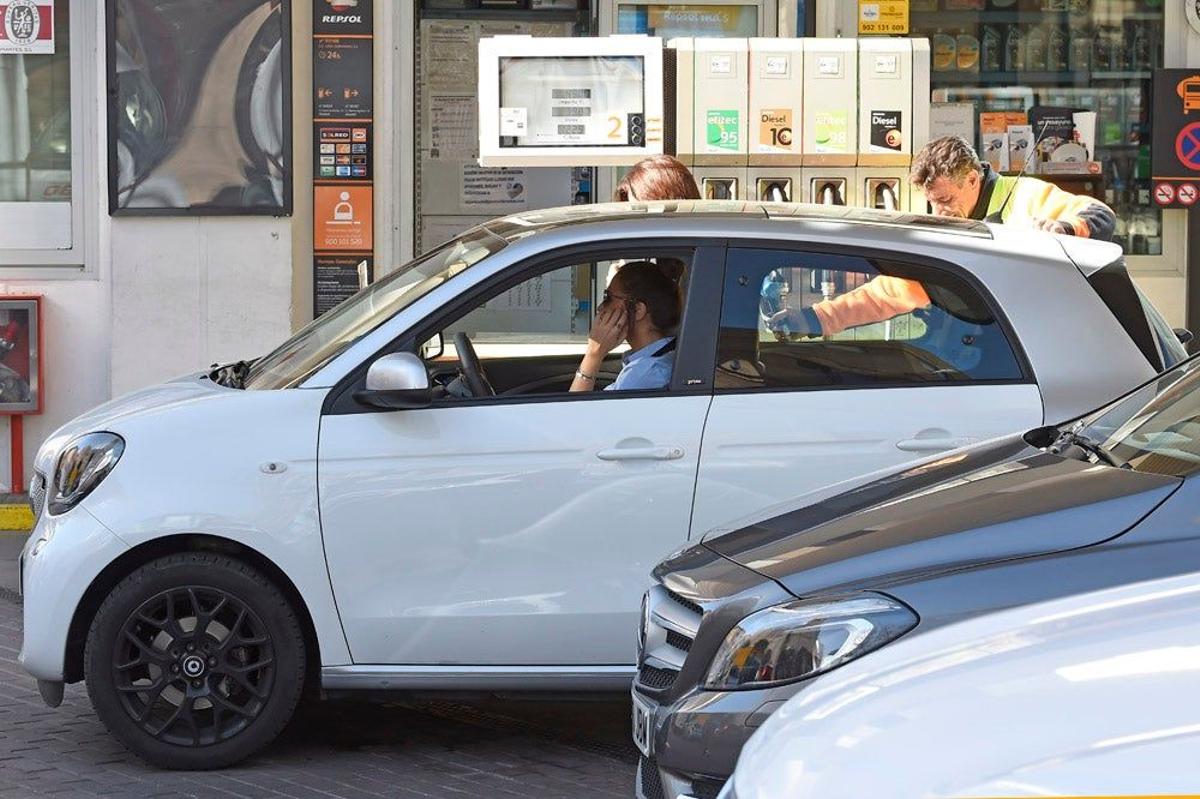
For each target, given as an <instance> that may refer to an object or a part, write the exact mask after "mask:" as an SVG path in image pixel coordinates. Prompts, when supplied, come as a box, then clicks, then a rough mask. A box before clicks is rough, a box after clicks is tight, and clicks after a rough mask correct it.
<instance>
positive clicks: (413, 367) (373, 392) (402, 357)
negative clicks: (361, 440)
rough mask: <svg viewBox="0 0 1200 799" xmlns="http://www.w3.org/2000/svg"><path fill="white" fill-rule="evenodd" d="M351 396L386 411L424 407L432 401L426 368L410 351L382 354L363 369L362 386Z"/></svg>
mask: <svg viewBox="0 0 1200 799" xmlns="http://www.w3.org/2000/svg"><path fill="white" fill-rule="evenodd" d="M354 399H355V400H357V401H358V402H360V403H362V404H363V405H370V406H371V407H373V408H382V409H384V410H389V411H394V410H410V409H414V408H428V407H429V406H430V405H431V404H433V389H432V388H431V387H430V385H429V372H427V371H426V370H425V363H424V361H422V360H421V359H420V358H418V357H417V356H416V355H414V354H412V353H411V352H393V353H391V354H389V355H384V356H383V357H382V358H380V359H379V360H377V361H375V362H374V363H373V364H371V366H370V367H369V368H368V369H367V385H366V388H364V389H362V390H361V391H356V392H354Z"/></svg>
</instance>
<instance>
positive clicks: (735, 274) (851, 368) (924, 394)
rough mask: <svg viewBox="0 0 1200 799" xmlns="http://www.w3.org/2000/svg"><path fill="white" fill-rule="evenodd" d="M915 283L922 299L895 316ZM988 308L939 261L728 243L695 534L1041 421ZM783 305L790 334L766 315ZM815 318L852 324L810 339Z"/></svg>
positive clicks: (1014, 351)
mask: <svg viewBox="0 0 1200 799" xmlns="http://www.w3.org/2000/svg"><path fill="white" fill-rule="evenodd" d="M881 276H882V277H886V278H887V279H882V280H881ZM895 278H904V279H911V280H914V281H916V284H917V286H916V288H917V290H914V291H909V290H910V289H913V288H914V286H913V285H912V284H908V283H905V284H896V283H894V282H889V281H891V280H893V279H895ZM876 280H881V282H878V283H875V284H874V285H871V283H872V281H876ZM884 289H886V290H884ZM922 293H923V294H924V296H925V297H926V298H927V300H928V301H927V302H926V303H924V304H919V305H917V307H912V308H911V310H906V311H904V312H902V313H895V312H896V311H897V310H900V309H904V308H905V307H906V305H905V297H908V296H917V297H920V296H921V294H922ZM914 303H915V301H910V302H908V305H913V304H914ZM993 305H994V304H993V303H992V302H991V301H990V300H989V299H988V298H987V297H986V296H985V295H984V293H983V290H982V289H981V288H980V287H979V286H978V285H977V284H976V282H975V281H974V280H973V279H971V278H970V277H969V276H967V275H966V274H965V273H964V272H962V271H961V270H958V269H956V268H955V267H953V266H951V265H949V264H944V263H939V264H932V263H918V262H915V261H911V262H910V261H903V260H900V259H898V258H896V257H894V256H892V255H885V256H881V255H879V254H877V253H875V254H872V253H862V254H855V253H854V252H853V251H850V250H847V249H839V250H838V251H837V252H836V253H833V252H827V251H822V250H821V249H818V248H816V247H813V248H808V249H806V248H803V247H797V248H794V249H781V248H765V247H763V248H756V247H733V248H731V249H730V250H729V254H728V260H727V264H726V271H725V286H724V295H723V300H722V308H721V329H720V333H719V337H718V348H717V364H716V366H717V368H716V376H715V378H714V391H715V397H714V400H713V404H712V409H711V411H710V412H709V416H708V422H707V425H706V427H705V432H704V446H703V453H702V456H701V462H700V472H699V477H698V481H697V486H696V504H695V516H694V522H693V535H700V534H703V533H704V532H705V531H707V530H708V529H709V528H712V527H714V526H720V525H723V524H726V523H728V522H730V521H732V520H735V519H737V518H740V517H744V516H746V515H748V514H752V513H754V512H756V511H758V510H760V509H762V508H764V507H767V506H769V505H772V504H774V503H777V502H782V501H785V500H789V499H793V498H795V497H798V496H800V495H801V494H804V493H806V492H808V491H810V490H813V489H816V488H820V487H822V486H826V485H830V484H832V483H835V482H839V481H842V480H847V479H850V478H854V477H856V476H860V475H864V474H867V473H869V472H872V471H875V470H878V469H883V468H887V467H892V466H899V465H901V464H903V463H905V462H907V461H912V460H915V459H917V458H921V457H925V456H928V455H931V454H934V453H936V452H939V451H944V450H948V449H951V448H954V447H957V446H961V445H964V444H968V443H971V442H974V441H979V440H982V439H986V438H990V437H993V436H997V435H1002V434H1005V433H1010V432H1013V431H1018V430H1022V429H1029V428H1032V427H1036V426H1038V425H1040V424H1041V423H1042V418H1043V412H1042V399H1041V395H1040V393H1039V391H1038V389H1037V386H1036V384H1035V383H1034V382H1033V378H1032V375H1031V373H1030V370H1029V369H1028V367H1027V366H1026V364H1025V362H1024V359H1023V358H1022V356H1021V355H1020V350H1019V348H1017V347H1016V346H1014V338H1013V336H1012V333H1011V331H1010V330H1009V329H1008V327H1007V325H1006V324H1005V323H1004V322H1003V321H1002V317H1001V316H1000V315H999V314H998V313H996V311H995V309H994V307H993ZM814 306H815V307H814ZM789 309H790V310H791V311H792V312H793V314H792V315H790V318H793V319H795V324H792V325H790V326H789V327H788V330H789V331H791V332H785V331H784V330H783V329H782V328H781V327H780V325H778V324H775V323H769V322H768V321H767V320H768V318H769V317H774V318H775V319H776V320H779V319H780V318H789V316H784V317H780V316H779V314H780V312H781V311H787V310H789ZM818 311H824V313H818ZM822 319H824V320H826V321H827V322H828V323H829V325H830V330H831V331H833V330H835V329H836V328H838V327H839V326H840V325H841V324H846V323H851V322H853V323H857V324H850V325H849V326H848V327H846V329H844V330H837V332H834V333H833V334H832V335H822V333H824V332H825V330H824V328H823V327H821V326H820V323H821V322H822ZM814 326H816V327H817V329H811V328H812V327H814ZM772 327H775V328H779V329H778V330H772V329H771V328H772Z"/></svg>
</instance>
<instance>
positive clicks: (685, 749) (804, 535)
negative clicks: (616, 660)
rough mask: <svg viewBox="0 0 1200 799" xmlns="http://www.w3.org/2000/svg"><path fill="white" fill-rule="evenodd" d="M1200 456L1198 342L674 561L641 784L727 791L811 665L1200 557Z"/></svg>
mask: <svg viewBox="0 0 1200 799" xmlns="http://www.w3.org/2000/svg"><path fill="white" fill-rule="evenodd" d="M1197 471H1200V360H1198V359H1197V358H1191V359H1188V360H1186V361H1184V362H1183V363H1181V364H1180V365H1179V366H1177V367H1175V368H1174V369H1171V370H1169V371H1166V372H1164V373H1163V374H1162V375H1160V376H1159V377H1157V378H1155V379H1154V380H1152V381H1150V382H1149V383H1147V384H1146V385H1144V386H1142V387H1140V388H1138V389H1135V390H1134V391H1133V392H1131V393H1130V394H1128V395H1126V396H1124V397H1123V398H1121V399H1119V400H1117V401H1116V402H1114V403H1112V404H1111V405H1108V406H1106V407H1104V408H1102V409H1101V410H1099V411H1096V412H1094V413H1092V414H1089V415H1087V416H1084V417H1082V418H1080V419H1077V420H1073V421H1071V422H1068V423H1066V424H1063V425H1058V426H1048V427H1041V428H1037V429H1035V430H1032V431H1029V432H1027V433H1025V434H1023V435H1014V436H1011V437H1005V438H1000V439H996V440H994V441H992V442H987V443H984V444H980V445H977V446H975V447H972V448H965V449H961V450H957V451H955V452H951V453H947V454H944V455H942V456H940V457H938V458H937V459H934V460H927V461H925V462H922V463H920V464H918V465H916V466H911V467H909V468H907V469H905V470H903V471H899V472H897V473H894V474H890V475H886V476H882V477H878V476H877V477H876V479H873V480H871V481H869V482H867V483H865V484H863V485H860V486H859V487H856V488H852V489H850V490H847V491H843V492H841V493H832V492H831V493H829V494H828V495H827V496H825V497H824V498H823V499H819V500H818V501H815V502H810V501H806V500H801V501H798V502H796V503H794V506H793V508H791V509H787V510H784V511H783V512H779V513H776V514H775V515H773V516H771V517H770V518H766V519H765V520H763V521H758V522H756V523H751V524H746V525H744V526H741V527H739V528H738V529H735V530H732V531H730V530H728V529H727V530H725V531H716V532H714V533H711V534H709V535H708V536H706V537H705V538H704V539H703V540H702V542H701V543H700V544H697V545H695V546H691V547H690V548H687V549H685V550H683V551H681V552H679V553H677V554H675V555H673V556H671V557H669V558H668V559H667V560H666V561H664V562H663V563H661V564H660V565H659V566H658V567H657V568H656V569H655V570H654V579H655V585H654V586H653V587H652V588H651V589H650V591H649V592H648V593H647V594H646V597H645V600H644V603H643V613H642V628H641V630H640V634H639V636H638V639H639V645H640V646H639V665H640V668H639V673H638V677H637V681H636V682H635V684H634V690H633V706H634V739H635V742H636V743H637V745H638V747H639V748H640V749H641V751H642V754H643V757H642V759H641V763H640V767H639V770H638V794H639V796H641V797H644V798H645V799H657V797H662V796H668V797H676V796H679V795H684V796H694V797H712V796H715V795H716V794H717V793H718V791H719V790H720V788H721V785H722V783H723V782H724V780H725V779H726V778H727V777H728V775H729V774H730V773H731V772H732V770H733V767H734V765H735V763H736V760H737V756H738V753H739V751H740V750H741V747H742V744H743V743H744V742H745V741H746V740H747V739H748V738H749V737H750V735H751V734H752V733H753V732H754V730H755V728H756V727H757V726H758V725H760V724H761V723H762V722H763V721H764V720H765V719H766V718H767V717H768V716H769V715H770V714H771V713H772V712H773V711H774V710H775V709H776V708H778V707H779V706H780V705H781V704H782V703H783V702H784V701H786V700H787V699H789V698H790V697H792V696H794V695H796V694H797V693H798V692H800V691H802V690H803V689H804V687H805V685H806V684H807V681H808V680H809V679H810V678H812V677H814V676H816V675H818V674H822V673H825V672H828V671H830V670H831V669H835V668H837V667H838V666H840V665H841V664H843V663H846V662H849V661H851V660H853V659H855V658H858V657H861V656H863V655H867V656H869V653H870V652H872V651H873V650H877V649H879V648H880V647H883V646H886V645H887V644H888V643H890V642H891V641H894V640H896V639H897V638H900V637H901V636H906V635H914V634H918V633H921V632H923V631H926V630H930V629H934V628H937V627H940V626H942V625H945V624H947V623H950V622H954V621H957V620H960V619H963V618H966V617H970V616H974V615H977V614H981V613H987V612H990V611H994V610H998V609H1001V608H1006V607H1010V606H1016V605H1023V604H1027V603H1032V602H1038V601H1041V600H1045V599H1051V598H1054V597H1061V596H1065V595H1069V594H1075V593H1080V592H1085V591H1092V590H1096V589H1101V588H1106V587H1111V586H1115V585H1119V584H1122V583H1130V582H1136V581H1140V580H1146V579H1152V578H1159V577H1166V576H1171V575H1175V574H1180V573H1184V572H1188V571H1195V570H1197V569H1200V517H1198V516H1197V514H1196V508H1197V507H1200V479H1197V478H1195V477H1193V475H1195V474H1196V472H1197ZM810 499H811V497H810ZM1064 623H1070V621H1069V620H1064Z"/></svg>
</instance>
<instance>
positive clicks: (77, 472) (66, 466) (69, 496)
mask: <svg viewBox="0 0 1200 799" xmlns="http://www.w3.org/2000/svg"><path fill="white" fill-rule="evenodd" d="M124 451H125V439H123V438H121V437H120V436H119V435H116V434H115V433H88V434H87V435H82V436H79V437H78V438H76V439H73V440H72V441H71V443H69V444H67V446H66V449H64V450H63V451H62V454H60V455H59V456H58V465H57V466H55V468H54V478H53V480H52V481H51V482H50V492H49V493H50V501H49V508H50V512H51V513H52V514H55V515H58V514H60V513H66V512H67V511H69V510H70V509H71V508H73V507H75V506H76V505H78V504H79V503H80V502H81V501H82V500H83V498H84V497H86V496H87V495H88V494H90V493H92V489H94V488H95V487H96V486H98V485H100V482H101V481H102V480H104V478H105V477H107V476H108V473H109V472H111V471H112V470H113V467H114V466H116V465H117V461H119V460H120V459H121V453H123V452H124Z"/></svg>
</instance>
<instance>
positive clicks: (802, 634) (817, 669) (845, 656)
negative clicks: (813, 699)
mask: <svg viewBox="0 0 1200 799" xmlns="http://www.w3.org/2000/svg"><path fill="white" fill-rule="evenodd" d="M917 621H918V619H917V614H916V613H914V612H913V611H912V610H911V609H910V608H909V607H908V606H907V605H905V604H903V603H901V602H899V601H897V600H895V599H892V598H891V597H888V596H884V595H882V594H874V593H863V594H857V595H854V596H850V597H846V598H845V599H831V600H800V601H797V602H788V603H785V604H783V605H776V606H775V607H771V608H766V609H765V610H760V611H758V612H757V613H752V614H751V615H749V616H747V617H746V618H744V619H742V620H741V622H739V623H738V626H737V627H734V628H733V629H732V630H730V631H729V634H728V635H727V636H725V641H724V642H723V643H722V644H721V648H720V649H719V650H717V654H716V657H714V658H713V662H712V665H711V666H710V667H709V669H708V676H707V678H706V679H705V685H704V687H705V688H710V689H713V690H719V691H729V690H734V689H737V688H765V687H768V686H772V685H779V684H781V683H786V682H791V681H793V680H801V679H804V678H806V677H812V676H814V675H816V674H820V673H822V672H825V671H829V670H830V669H833V668H837V667H838V666H840V665H842V664H843V663H846V662H848V661H851V660H853V659H854V658H856V657H860V656H862V655H865V654H866V653H868V652H870V651H872V650H874V649H878V648H879V647H881V646H883V645H884V644H886V643H888V642H889V641H894V640H895V639H897V638H899V637H900V636H902V635H904V634H905V633H906V632H908V631H909V630H911V629H912V628H913V627H916V626H917Z"/></svg>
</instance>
